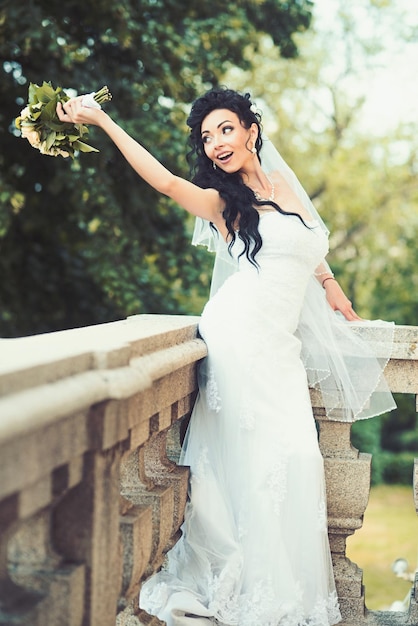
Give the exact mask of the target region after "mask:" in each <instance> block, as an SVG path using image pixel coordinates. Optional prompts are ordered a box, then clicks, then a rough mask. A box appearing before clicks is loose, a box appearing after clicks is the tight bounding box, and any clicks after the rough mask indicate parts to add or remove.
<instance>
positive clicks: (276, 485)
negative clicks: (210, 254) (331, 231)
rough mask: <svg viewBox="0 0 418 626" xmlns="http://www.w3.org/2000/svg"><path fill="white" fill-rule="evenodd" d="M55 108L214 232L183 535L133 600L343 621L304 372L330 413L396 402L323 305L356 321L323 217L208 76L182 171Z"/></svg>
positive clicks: (73, 111) (258, 617)
mask: <svg viewBox="0 0 418 626" xmlns="http://www.w3.org/2000/svg"><path fill="white" fill-rule="evenodd" d="M58 115H59V117H60V119H61V120H62V121H72V122H76V123H87V124H96V125H98V126H100V127H101V128H102V129H103V130H104V131H105V132H106V133H107V134H108V135H109V137H110V138H111V139H112V140H113V141H114V142H115V144H116V145H117V146H118V148H119V149H120V150H121V152H122V154H123V155H124V156H125V158H126V159H127V160H128V162H129V163H130V164H131V166H132V167H133V168H134V169H135V170H136V171H137V172H138V174H139V175H140V176H141V177H142V178H143V179H144V180H146V181H147V182H148V183H149V184H150V185H152V186H153V187H154V188H155V189H157V190H158V191H160V192H161V193H163V194H165V195H167V196H169V197H171V198H173V199H174V200H175V201H176V202H178V203H179V204H180V205H181V206H182V207H184V208H185V209H186V210H187V211H189V212H190V213H192V214H193V215H195V216H197V218H198V220H197V226H196V231H195V242H196V243H201V242H206V243H210V245H214V247H215V248H216V249H217V259H216V263H215V271H216V273H217V274H219V273H220V274H222V279H221V281H220V282H222V280H223V279H225V280H224V282H223V284H222V285H219V284H218V285H216V287H217V291H216V293H215V294H214V295H213V297H211V299H210V300H209V302H208V303H207V305H206V307H205V309H204V311H203V314H202V317H201V322H200V332H201V335H202V337H203V338H204V340H205V342H206V343H207V346H208V358H207V359H206V361H205V364H204V366H203V367H202V368H201V372H200V394H199V397H198V400H197V402H196V405H195V408H194V411H193V415H192V418H191V422H190V427H189V430H188V434H187V437H186V442H185V445H184V449H183V453H182V459H181V463H182V464H184V465H189V466H190V468H191V480H190V499H189V503H188V505H187V509H186V513H185V521H184V524H183V527H182V530H183V534H182V537H181V539H180V541H179V542H178V543H177V544H176V545H175V546H174V548H173V549H172V550H171V551H170V552H169V554H168V555H167V563H166V565H165V567H164V569H163V571H161V572H159V573H157V574H156V575H154V576H153V577H152V578H151V579H150V580H149V581H147V582H146V583H145V584H144V585H143V588H142V591H141V599H140V604H141V607H142V608H144V609H145V610H146V611H148V612H149V613H152V614H155V615H158V617H159V618H160V619H163V620H165V621H166V622H167V624H168V625H169V626H175V625H181V624H184V625H186V624H190V625H195V626H198V625H199V624H210V623H216V624H222V625H228V626H232V625H239V626H279V625H280V626H328V625H331V624H335V623H337V622H339V621H340V619H341V616H340V613H339V608H338V600H337V596H336V592H335V585H334V580H333V572H332V564H331V559H330V551H329V545H328V537H327V519H326V498H325V487H324V471H323V461H322V457H321V455H320V452H319V447H318V441H317V432H316V428H315V422H314V419H313V416H312V409H311V403H310V397H309V391H308V383H309V384H313V385H315V384H316V385H318V386H320V388H321V391H322V397H323V400H324V404H325V406H326V407H327V411H328V414H329V416H330V417H331V418H332V417H333V416H335V415H338V418H339V419H348V420H353V419H356V418H362V417H370V416H371V415H376V414H378V413H379V412H382V411H383V410H388V409H390V408H393V402H392V399H391V396H390V394H389V392H388V390H387V388H385V384H384V379H383V377H382V367H384V365H385V358H386V356H387V355H383V353H382V351H381V352H380V359H376V357H375V355H374V354H373V350H371V349H370V348H369V347H368V346H365V345H364V344H363V343H362V342H361V341H360V339H358V338H356V336H355V333H354V332H353V331H352V329H351V328H349V325H348V324H346V323H343V322H342V321H341V320H340V319H338V318H337V317H336V315H335V313H334V311H339V312H340V313H342V314H343V316H344V317H345V319H346V320H348V321H351V322H353V321H354V322H355V321H358V320H359V319H360V318H359V317H358V315H357V314H356V313H355V312H354V310H353V308H352V306H351V303H350V301H349V300H348V298H347V297H346V296H345V295H344V293H343V291H342V289H341V287H340V286H339V284H338V282H337V281H336V280H335V278H334V276H333V274H332V272H331V270H330V269H329V267H328V266H327V264H326V263H325V261H324V257H325V255H326V254H327V251H328V238H327V234H328V233H327V231H326V229H325V227H324V226H323V224H322V222H321V220H320V218H319V216H318V215H317V213H316V212H315V209H314V208H313V206H312V204H311V203H310V201H309V199H308V198H307V196H306V194H305V193H304V191H303V189H302V188H301V187H300V185H299V183H298V182H297V180H296V178H295V177H294V175H293V173H292V172H291V171H290V170H289V168H287V166H286V164H285V163H284V162H283V161H282V160H281V157H280V156H279V155H278V153H276V152H275V151H274V149H272V147H271V146H269V142H268V141H266V140H264V144H263V138H262V135H261V126H260V116H259V115H258V113H257V112H256V111H255V110H254V105H252V104H251V101H250V98H249V95H248V94H246V95H241V94H239V93H237V92H235V91H232V90H229V89H224V88H218V89H213V90H211V91H209V92H208V93H207V94H205V95H204V96H202V97H201V98H199V99H198V100H196V102H195V103H194V104H193V106H192V109H191V113H190V116H189V119H188V124H189V126H190V128H191V134H190V142H191V146H192V151H191V156H194V157H195V174H194V179H193V182H188V181H186V180H183V179H182V178H179V177H177V176H174V175H173V174H172V173H171V172H169V171H168V170H167V169H166V168H165V167H164V166H163V165H162V164H161V163H159V162H158V161H157V160H156V159H154V158H153V157H152V156H151V155H150V154H149V153H148V152H147V151H146V150H145V148H143V147H142V146H140V145H139V144H138V143H137V142H136V141H134V140H133V139H132V138H131V137H130V136H128V135H127V134H126V133H125V132H124V131H123V130H122V129H121V128H120V127H119V126H117V125H116V124H115V123H114V122H113V121H112V120H111V119H110V118H109V117H108V115H107V114H106V113H104V112H103V111H101V110H95V109H88V108H86V107H84V106H83V105H82V100H81V98H76V99H73V100H70V101H69V102H68V103H66V104H65V105H64V107H63V108H62V107H61V106H60V105H59V107H58ZM266 146H268V150H266ZM268 152H270V153H271V154H270V155H269V154H268ZM269 159H270V161H271V162H270V163H269ZM209 224H211V226H209ZM228 275H229V276H228ZM227 276H228V277H227ZM226 277H227V278H226ZM389 334H390V332H389ZM385 342H386V336H385V338H384V340H382V341H381V342H380V344H379V347H380V348H382V345H381V344H383V343H385ZM388 346H389V348H388V349H390V340H389V341H388ZM379 361H380V362H379ZM365 372H367V381H368V384H367V385H365V384H364V381H365V379H366V377H365ZM377 388H379V393H378V394H375V393H373V392H374V391H375V390H376V389H377ZM376 396H377V401H378V404H377V405H376V403H375V399H376ZM379 401H380V403H379ZM342 416H343V417H342Z"/></svg>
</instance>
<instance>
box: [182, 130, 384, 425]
mask: <svg viewBox="0 0 418 626" xmlns="http://www.w3.org/2000/svg"><path fill="white" fill-rule="evenodd" d="M260 160H261V165H262V168H263V170H264V172H265V173H266V174H269V173H272V172H275V171H276V172H279V173H280V174H281V175H282V176H283V177H284V178H285V179H286V181H287V182H288V183H289V185H290V186H291V188H292V190H293V191H294V192H295V194H296V195H297V196H298V198H299V199H300V200H301V201H302V203H303V205H304V207H305V209H306V210H307V211H308V212H309V213H310V215H311V216H312V220H313V221H315V222H317V223H318V224H319V225H320V227H321V229H322V230H323V232H324V233H325V235H326V236H328V235H329V230H328V228H327V227H326V225H325V223H324V221H323V220H322V218H321V216H320V215H319V213H318V211H317V210H316V208H315V207H314V205H313V203H312V202H311V200H310V198H309V196H308V194H307V193H306V191H305V189H304V188H303V186H302V185H301V183H300V182H299V180H298V178H297V177H296V175H295V173H294V172H293V170H292V169H291V168H290V167H289V165H288V164H287V163H286V162H285V160H284V159H283V157H282V156H281V155H280V153H279V152H278V150H277V149H276V147H275V146H274V145H273V143H272V142H271V141H270V140H269V139H268V138H267V137H266V136H263V145H262V149H261V151H260ZM192 244H193V245H203V246H206V247H207V249H208V250H209V251H210V252H215V253H216V254H215V261H214V267H213V274H212V283H211V294H210V295H211V297H212V296H213V295H214V294H215V293H216V292H217V291H218V289H219V288H220V287H221V286H222V285H223V284H224V282H225V281H226V279H227V278H228V277H229V276H231V275H232V274H234V273H235V272H236V271H238V261H237V259H236V258H234V257H233V256H231V255H230V253H229V251H228V246H227V244H226V243H225V241H224V240H223V239H222V237H220V236H219V235H218V234H217V232H216V230H214V229H213V228H211V226H210V223H209V222H208V221H206V220H204V219H202V218H196V221H195V228H194V232H193V238H192ZM322 265H323V268H324V271H326V270H329V271H331V270H330V267H329V265H328V263H327V261H326V260H325V258H324V259H323V261H322ZM365 326H367V327H369V328H371V329H373V332H372V333H371V335H373V339H372V340H366V339H364V338H363V337H361V336H360V334H359V333H358V332H357V331H358V329H359V328H361V327H363V328H364V327H365ZM297 335H298V336H299V338H300V340H301V342H302V353H301V356H302V361H303V363H304V365H305V368H306V372H307V375H308V382H309V386H310V387H314V388H317V389H319V390H320V391H321V394H322V400H323V404H324V408H325V411H326V415H327V416H328V418H329V419H335V420H339V421H347V422H353V421H356V420H360V419H366V418H370V417H375V416H377V415H381V414H383V413H386V412H388V411H391V410H393V409H394V408H396V405H395V402H394V400H393V396H392V394H391V392H390V390H389V387H388V385H387V383H386V381H385V378H384V375H383V371H384V369H385V367H386V365H387V363H388V361H389V359H390V356H391V354H392V349H393V335H394V323H393V322H386V321H382V320H364V321H362V322H347V321H346V320H345V319H344V317H343V316H342V315H341V314H340V313H335V312H334V311H332V309H331V308H330V307H329V305H328V303H327V301H326V297H325V291H324V289H323V288H322V287H321V285H320V283H319V281H318V280H317V278H316V277H315V276H314V275H312V277H311V279H310V281H309V284H308V287H307V291H306V296H305V301H304V306H303V307H302V312H301V316H300V322H299V326H298V330H297Z"/></svg>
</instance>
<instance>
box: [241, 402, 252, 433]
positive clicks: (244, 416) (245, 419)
mask: <svg viewBox="0 0 418 626" xmlns="http://www.w3.org/2000/svg"><path fill="white" fill-rule="evenodd" d="M239 423H240V426H241V428H244V430H253V429H254V428H255V413H254V411H253V410H252V409H251V407H250V406H249V405H246V406H242V407H241V411H240V418H239Z"/></svg>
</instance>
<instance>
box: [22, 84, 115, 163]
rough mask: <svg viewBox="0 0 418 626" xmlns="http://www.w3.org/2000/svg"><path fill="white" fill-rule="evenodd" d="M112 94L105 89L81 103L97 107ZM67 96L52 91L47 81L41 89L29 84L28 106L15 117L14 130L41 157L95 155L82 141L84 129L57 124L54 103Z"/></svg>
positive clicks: (63, 101) (85, 127) (63, 93)
mask: <svg viewBox="0 0 418 626" xmlns="http://www.w3.org/2000/svg"><path fill="white" fill-rule="evenodd" d="M111 98H112V94H111V93H110V91H109V89H108V88H107V87H102V89H100V91H97V92H93V93H90V94H87V95H85V96H84V97H83V104H84V105H85V106H89V107H95V108H100V105H101V104H102V103H103V102H107V101H109V100H111ZM69 99H70V98H69V96H67V94H66V93H65V92H64V91H63V89H62V88H61V87H57V88H56V89H54V88H53V86H52V85H51V83H50V82H44V83H43V84H42V85H41V86H39V85H35V84H34V83H30V85H29V98H28V104H27V105H26V106H25V108H24V109H23V110H22V111H21V113H20V115H19V117H17V118H16V120H15V124H16V127H17V128H18V129H19V130H20V132H21V135H22V137H24V138H25V139H27V140H28V141H29V143H30V144H31V146H33V147H34V148H37V149H38V150H39V151H40V152H41V153H42V154H48V155H50V156H58V155H61V156H63V157H69V156H70V157H71V158H72V159H73V158H74V153H75V151H76V150H78V151H80V152H99V151H98V150H97V149H96V148H93V146H91V145H89V144H88V143H86V142H85V141H82V139H83V138H84V137H85V136H86V135H87V134H88V132H89V131H88V128H87V126H84V125H83V124H72V123H71V122H61V120H60V119H59V118H58V115H57V112H56V108H57V103H58V102H61V103H63V104H64V103H65V102H67V101H68V100H69Z"/></svg>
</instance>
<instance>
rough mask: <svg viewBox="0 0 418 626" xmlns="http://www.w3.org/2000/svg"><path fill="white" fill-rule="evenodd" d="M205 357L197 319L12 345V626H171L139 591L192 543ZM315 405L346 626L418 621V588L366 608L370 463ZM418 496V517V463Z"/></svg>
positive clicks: (2, 399) (0, 548)
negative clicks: (189, 423) (357, 557)
mask: <svg viewBox="0 0 418 626" xmlns="http://www.w3.org/2000/svg"><path fill="white" fill-rule="evenodd" d="M368 332H370V330H369V331H368ZM395 341H396V343H395V349H394V352H393V355H392V360H391V362H390V364H389V365H388V368H387V377H388V380H389V382H390V385H391V388H392V389H393V391H396V392H401V393H412V394H417V393H418V370H417V369H416V368H417V360H416V359H417V356H416V354H415V352H416V343H415V342H417V343H418V329H417V328H409V327H398V328H397V329H396V340H395ZM205 354H206V348H205V345H204V343H203V342H202V341H201V340H200V339H198V338H197V318H192V317H181V316H148V315H144V316H137V317H134V318H130V319H128V320H126V321H123V322H115V323H112V324H103V325H100V326H94V327H88V328H83V329H77V330H70V331H64V332H61V333H51V334H48V335H41V336H35V337H28V338H22V339H3V340H1V339H0V625H5V624H8V625H9V624H10V625H12V624H13V625H15V624H17V625H20V626H23V625H24V626H29V625H30V626H58V625H59V626H114V624H117V625H118V626H140V625H143V626H156V625H157V624H160V622H159V621H158V620H157V619H156V618H152V617H150V616H147V615H146V614H144V613H143V612H141V611H140V610H139V609H138V591H139V588H140V584H141V580H143V579H144V578H145V577H147V576H148V575H149V574H150V573H152V572H153V571H155V570H156V569H157V568H158V567H159V566H160V565H161V563H162V561H163V559H164V554H165V552H166V551H167V550H168V549H169V548H170V546H172V545H173V543H174V542H175V541H176V539H177V537H178V533H179V526H180V524H181V521H182V516H183V510H184V505H185V502H186V495H187V483H188V472H187V469H186V468H182V467H178V466H176V464H175V463H174V462H173V460H172V459H173V458H175V457H176V454H177V452H178V438H179V430H180V427H181V423H182V418H183V417H184V416H187V415H188V414H189V413H190V409H191V407H192V404H193V401H194V397H195V393H196V364H197V363H198V361H199V360H200V359H201V358H203V357H204V356H205ZM312 400H313V405H314V410H315V413H316V418H317V419H318V420H319V423H320V445H321V450H322V453H323V455H324V458H325V467H326V476H327V489H328V514H329V533H330V542H331V548H332V552H333V559H334V569H335V576H336V583H337V588H338V592H339V597H340V602H341V607H342V611H343V615H344V625H346V626H351V625H353V626H354V625H356V626H357V625H364V626H366V625H369V624H370V625H371V624H378V625H382V626H383V625H389V624H391V625H392V624H393V625H395V624H396V625H399V624H410V625H412V624H417V623H418V611H417V602H416V598H418V582H417V581H416V582H415V586H414V594H415V595H413V597H412V601H411V607H410V610H409V613H408V614H406V613H403V614H393V613H392V614H391V613H379V612H376V613H372V612H368V611H366V610H365V607H364V592H363V587H362V574H361V570H359V568H358V567H357V566H356V565H354V564H353V563H351V562H350V561H349V560H348V559H347V557H346V556H345V542H346V538H347V537H348V536H349V535H351V534H353V533H354V532H355V530H356V529H358V528H359V527H360V526H361V523H362V517H363V514H364V511H365V509H366V506H367V499H368V495H369V485H370V456H369V455H366V454H362V453H358V451H357V450H354V449H353V447H352V446H351V443H350V425H349V424H346V423H341V422H330V421H328V420H326V419H325V418H324V416H323V414H322V412H321V409H320V407H319V406H317V405H319V404H320V403H319V402H318V398H317V397H316V396H315V394H314V393H313V394H312ZM414 491H415V502H416V505H417V508H418V465H417V466H416V468H415V478H414ZM254 626H262V625H254Z"/></svg>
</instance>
